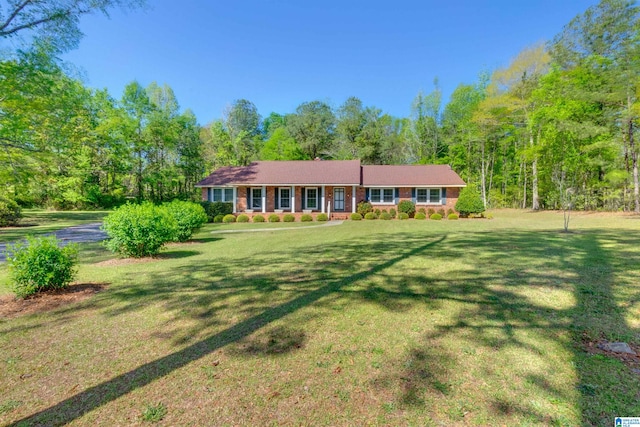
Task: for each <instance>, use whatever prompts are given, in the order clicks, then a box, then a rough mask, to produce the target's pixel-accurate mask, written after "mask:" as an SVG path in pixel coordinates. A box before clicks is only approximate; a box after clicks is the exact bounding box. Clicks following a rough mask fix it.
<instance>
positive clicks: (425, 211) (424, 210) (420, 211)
mask: <svg viewBox="0 0 640 427" xmlns="http://www.w3.org/2000/svg"><path fill="white" fill-rule="evenodd" d="M418 213H421V214H425V215H427V210H426V209H425V208H420V209H418Z"/></svg>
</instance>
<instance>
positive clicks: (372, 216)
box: [364, 212, 376, 219]
mask: <svg viewBox="0 0 640 427" xmlns="http://www.w3.org/2000/svg"><path fill="white" fill-rule="evenodd" d="M364 219H376V214H375V212H367V213H366V214H364Z"/></svg>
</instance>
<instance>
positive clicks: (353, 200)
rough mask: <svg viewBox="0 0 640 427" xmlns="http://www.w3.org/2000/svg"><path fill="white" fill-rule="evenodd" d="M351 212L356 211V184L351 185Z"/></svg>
mask: <svg viewBox="0 0 640 427" xmlns="http://www.w3.org/2000/svg"><path fill="white" fill-rule="evenodd" d="M351 213H356V186H355V185H354V186H353V187H351Z"/></svg>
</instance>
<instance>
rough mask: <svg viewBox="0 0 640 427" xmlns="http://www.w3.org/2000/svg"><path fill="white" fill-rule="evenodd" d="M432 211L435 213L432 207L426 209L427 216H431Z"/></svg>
mask: <svg viewBox="0 0 640 427" xmlns="http://www.w3.org/2000/svg"><path fill="white" fill-rule="evenodd" d="M434 213H436V210H435V209H433V208H429V209H427V216H431V215H433V214H434Z"/></svg>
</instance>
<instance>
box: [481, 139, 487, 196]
mask: <svg viewBox="0 0 640 427" xmlns="http://www.w3.org/2000/svg"><path fill="white" fill-rule="evenodd" d="M484 144H485V141H484V139H483V140H482V145H481V154H480V158H481V161H482V163H481V168H480V169H481V172H480V173H481V177H480V181H481V182H480V186H481V191H482V204H483V205H484V208H485V209H486V208H487V174H486V166H485V164H486V160H485V158H484Z"/></svg>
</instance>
